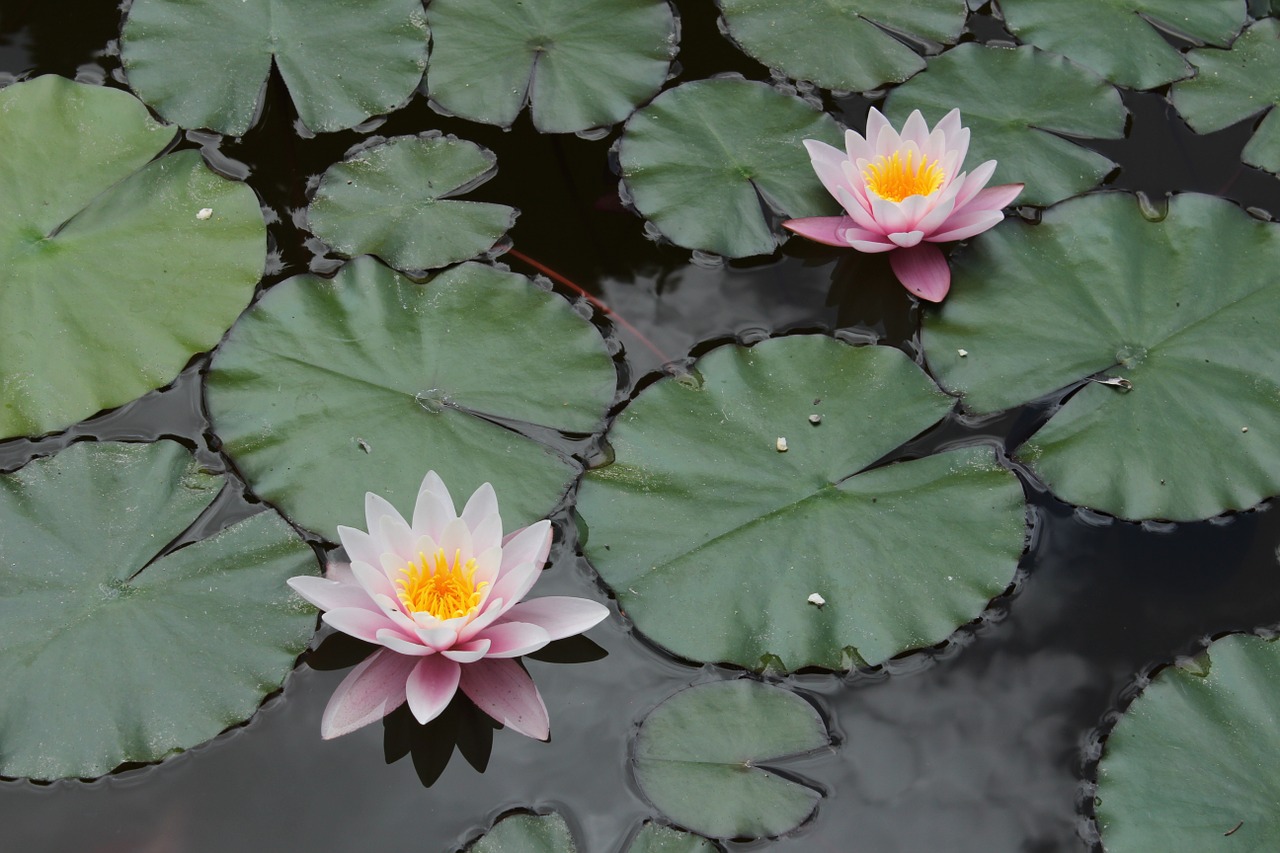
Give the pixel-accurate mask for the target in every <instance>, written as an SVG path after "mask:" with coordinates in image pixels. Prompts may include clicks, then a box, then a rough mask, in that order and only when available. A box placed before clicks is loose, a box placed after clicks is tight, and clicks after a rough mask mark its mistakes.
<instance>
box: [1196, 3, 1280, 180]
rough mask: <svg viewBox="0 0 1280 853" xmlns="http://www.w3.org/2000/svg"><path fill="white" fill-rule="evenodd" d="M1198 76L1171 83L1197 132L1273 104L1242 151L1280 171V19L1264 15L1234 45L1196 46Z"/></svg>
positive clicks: (1219, 127)
mask: <svg viewBox="0 0 1280 853" xmlns="http://www.w3.org/2000/svg"><path fill="white" fill-rule="evenodd" d="M1187 58H1188V59H1189V60H1191V64H1192V65H1194V66H1195V67H1196V76H1195V78H1194V79H1191V80H1187V81H1185V82H1183V83H1178V84H1176V85H1175V86H1174V87H1173V90H1172V92H1171V98H1172V100H1173V105H1174V106H1175V107H1177V109H1178V112H1180V113H1181V114H1182V117H1183V118H1185V119H1186V120H1187V124H1189V125H1191V127H1192V129H1193V130H1195V131H1196V133H1212V132H1213V131H1215V130H1222V129H1223V128H1224V127H1228V126H1229V125H1233V124H1235V123H1236V122H1238V121H1240V120H1242V119H1245V118H1248V117H1249V116H1251V115H1254V114H1255V113H1259V112H1262V111H1263V110H1269V111H1270V112H1268V113H1267V116H1266V117H1265V118H1264V119H1263V120H1262V123H1261V124H1259V125H1258V128H1257V130H1256V131H1254V134H1253V138H1252V139H1250V140H1249V144H1248V145H1246V146H1245V148H1244V151H1243V152H1242V153H1241V159H1242V160H1244V162H1246V163H1248V164H1249V165H1250V166H1257V167H1258V168H1260V169H1266V170H1267V171H1268V172H1276V173H1280V110H1277V109H1275V107H1276V105H1277V104H1280V21H1278V20H1276V19H1275V18H1265V19H1263V20H1261V21H1258V22H1257V23H1256V24H1254V25H1253V26H1251V27H1249V29H1247V30H1245V31H1244V32H1243V33H1241V34H1240V38H1238V39H1236V41H1235V44H1233V45H1231V50H1227V51H1223V50H1212V49H1205V50H1193V51H1191V52H1190V53H1189V54H1187Z"/></svg>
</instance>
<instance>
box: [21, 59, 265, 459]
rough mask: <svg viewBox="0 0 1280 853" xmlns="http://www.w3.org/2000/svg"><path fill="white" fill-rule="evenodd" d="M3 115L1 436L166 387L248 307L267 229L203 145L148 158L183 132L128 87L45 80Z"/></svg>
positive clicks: (29, 85)
mask: <svg viewBox="0 0 1280 853" xmlns="http://www.w3.org/2000/svg"><path fill="white" fill-rule="evenodd" d="M0 114H3V116H4V120H3V121H0V150H2V151H3V152H4V155H3V156H4V159H5V168H2V169H0V198H3V199H4V212H5V215H4V217H3V218H2V219H0V439H2V438H8V437H12V436H17V435H37V434H41V433H46V432H50V431H52V430H56V429H60V428H63V427H66V426H68V425H70V424H72V423H74V422H75V421H78V420H81V419H83V418H86V417H88V416H90V415H92V414H94V413H95V412H97V411H99V410H101V409H109V408H114V407H116V406H119V405H122V404H124V403H126V402H128V401H130V400H132V399H134V398H136V397H138V396H140V395H142V394H143V393H145V392H147V391H150V390H151V389H153V388H156V387H158V386H161V385H164V384H165V383H167V382H169V381H171V380H172V379H173V378H174V377H175V376H176V375H177V374H178V372H179V371H181V370H182V368H183V367H184V366H185V365H186V364H187V362H188V361H189V360H190V359H191V356H192V355H194V354H195V353H198V352H200V351H201V350H205V349H208V348H210V347H212V346H213V345H214V344H215V343H217V342H218V339H219V338H220V337H222V334H223V332H225V331H226V328H227V327H228V326H230V325H231V323H232V322H233V321H234V320H235V318H236V316H237V315H238V314H239V313H240V312H241V311H242V310H243V309H244V307H245V305H247V304H248V302H249V299H250V298H251V296H252V294H253V288H254V285H255V284H256V283H257V281H258V279H259V277H260V276H261V275H262V268H263V263H264V261H265V259H266V227H265V225H264V224H263V221H262V214H261V211H260V210H259V208H258V201H257V199H256V197H255V196H254V194H253V191H252V190H250V189H249V188H248V187H247V186H245V185H244V184H240V183H235V182H233V181H228V180H225V179H223V178H220V177H218V176H217V175H215V174H214V173H213V172H212V171H210V170H209V169H208V168H207V167H206V166H205V165H204V163H203V161H202V160H201V159H200V155H199V153H197V152H195V151H181V152H178V153H176V154H170V155H168V156H164V157H159V158H157V159H154V160H153V159H152V158H153V157H156V155H157V154H159V153H160V152H161V151H163V150H164V149H165V147H166V146H168V145H169V143H170V142H172V140H173V137H174V131H173V129H172V128H170V127H167V126H165V125H162V124H159V123H157V122H156V121H154V120H153V119H152V118H151V117H150V116H149V115H148V114H147V110H146V108H145V107H144V106H143V105H142V104H141V103H140V102H139V101H138V100H137V99H136V98H134V97H133V96H132V95H129V94H127V93H125V92H121V91H119V90H115V89H107V88H103V87H100V86H86V85H82V84H79V83H73V82H71V81H69V80H65V79H63V78H61V77H53V76H48V77H40V78H38V79H35V80H31V81H29V82H25V83H16V84H14V85H12V86H9V87H7V88H6V89H4V90H3V91H0ZM206 209H207V211H208V212H207V213H202V211H205V210H206Z"/></svg>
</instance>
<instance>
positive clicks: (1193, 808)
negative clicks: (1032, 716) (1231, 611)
mask: <svg viewBox="0 0 1280 853" xmlns="http://www.w3.org/2000/svg"><path fill="white" fill-rule="evenodd" d="M1277 708H1280V646H1278V645H1277V643H1276V641H1275V640H1273V639H1272V640H1267V639H1263V638H1261V637H1253V636H1247V635H1240V634H1236V635H1232V636H1229V637H1224V638H1222V639H1221V640H1218V641H1217V642H1215V643H1213V644H1212V645H1210V646H1209V648H1208V650H1207V651H1206V652H1205V653H1204V654H1202V655H1201V656H1200V657H1198V658H1196V659H1195V660H1194V661H1189V662H1187V663H1186V664H1184V665H1182V666H1171V667H1166V668H1165V669H1162V670H1161V671H1160V672H1159V673H1157V674H1156V676H1155V678H1153V679H1152V681H1151V683H1150V684H1149V685H1147V687H1146V688H1145V689H1144V690H1143V691H1142V694H1141V695H1139V696H1138V698H1136V699H1134V700H1133V704H1131V705H1130V706H1129V707H1128V709H1127V710H1126V711H1125V713H1124V715H1123V716H1121V717H1120V719H1119V721H1118V722H1117V723H1116V726H1115V728H1114V729H1113V730H1112V732H1111V734H1110V736H1109V737H1108V738H1107V741H1106V749H1105V751H1104V753H1103V755H1102V760H1101V762H1100V763H1099V765H1098V800H1099V802H1098V806H1097V811H1098V826H1099V828H1100V829H1101V831H1102V841H1103V843H1104V844H1105V845H1106V848H1107V850H1108V851H1109V853H1128V852H1129V851H1132V853H1147V851H1150V850H1163V851H1168V853H1207V851H1218V850H1222V851H1259V853H1261V851H1270V850H1278V849H1280V809H1278V808H1277V804H1280V777H1277V775H1276V772H1275V768H1276V764H1277V763H1280V729H1278V728H1277V727H1276V709H1277Z"/></svg>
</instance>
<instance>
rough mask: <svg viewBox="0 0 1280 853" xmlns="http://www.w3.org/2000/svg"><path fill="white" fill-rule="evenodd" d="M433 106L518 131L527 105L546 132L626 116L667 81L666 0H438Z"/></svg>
mask: <svg viewBox="0 0 1280 853" xmlns="http://www.w3.org/2000/svg"><path fill="white" fill-rule="evenodd" d="M427 18H428V19H429V20H430V22H431V70H430V72H429V73H428V74H427V87H428V89H429V91H430V94H431V100H432V102H433V103H434V104H435V105H437V106H438V107H439V108H440V109H442V110H443V111H445V112H448V113H450V114H452V115H459V116H462V117H463V118H468V119H471V120H472V121H480V122H484V123H486V124H496V125H500V126H502V127H510V126H511V123H512V122H513V121H515V119H516V116H517V115H519V114H520V110H522V109H523V108H524V106H525V105H526V104H529V105H530V107H529V108H530V114H531V116H532V119H533V125H534V127H536V128H537V129H538V130H540V131H542V132H543V133H573V132H576V131H582V130H589V129H591V128H597V127H606V126H608V125H612V124H615V123H617V122H619V121H622V120H623V119H624V118H626V117H627V116H628V115H630V114H631V111H632V110H634V109H635V108H636V106H637V105H638V104H641V103H644V102H645V101H646V100H648V99H649V98H651V97H652V96H653V94H654V93H655V92H657V91H658V90H659V89H660V88H661V87H662V84H663V83H664V82H665V81H666V79H667V72H668V69H669V68H670V65H671V60H672V58H673V57H674V56H675V54H676V41H677V28H676V23H675V17H674V15H673V14H672V11H671V6H670V5H668V3H667V2H666V0H521V2H518V3H511V2H508V0H432V2H431V3H430V4H428V6H427Z"/></svg>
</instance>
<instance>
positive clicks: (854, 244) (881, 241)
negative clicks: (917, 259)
mask: <svg viewBox="0 0 1280 853" xmlns="http://www.w3.org/2000/svg"><path fill="white" fill-rule="evenodd" d="M849 247H850V248H853V249H857V250H858V251H859V252H865V253H866V254H868V255H875V254H879V253H880V252H892V251H893V250H894V249H896V248H898V247H897V246H896V245H894V243H893V241H891V240H889V239H888V238H886V237H878V238H877V239H875V240H850V241H849Z"/></svg>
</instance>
